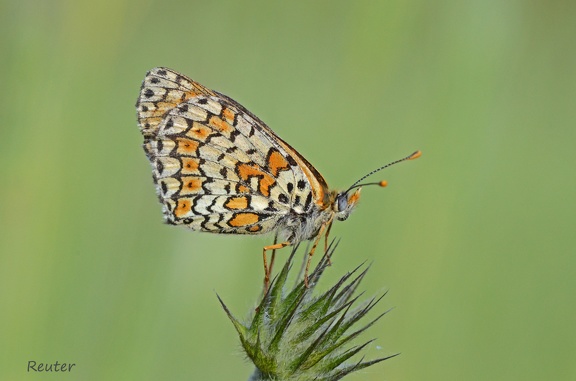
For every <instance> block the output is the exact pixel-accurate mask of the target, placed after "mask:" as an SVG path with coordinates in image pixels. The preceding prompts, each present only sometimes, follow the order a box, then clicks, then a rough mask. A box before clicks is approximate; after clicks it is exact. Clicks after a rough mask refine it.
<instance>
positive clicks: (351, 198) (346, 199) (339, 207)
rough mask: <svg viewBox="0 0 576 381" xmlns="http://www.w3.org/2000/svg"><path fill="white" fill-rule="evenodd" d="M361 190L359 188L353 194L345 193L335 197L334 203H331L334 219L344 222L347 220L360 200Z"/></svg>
mask: <svg viewBox="0 0 576 381" xmlns="http://www.w3.org/2000/svg"><path fill="white" fill-rule="evenodd" d="M361 190H362V189H361V188H358V189H356V190H355V191H354V192H353V193H350V192H349V191H347V192H340V193H337V194H336V195H335V198H334V202H333V203H332V210H333V211H334V214H335V217H336V219H338V220H339V221H344V220H346V219H347V218H348V216H349V215H350V213H352V210H354V208H355V207H356V204H357V203H358V200H359V199H360V191H361Z"/></svg>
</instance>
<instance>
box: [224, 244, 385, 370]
mask: <svg viewBox="0 0 576 381" xmlns="http://www.w3.org/2000/svg"><path fill="white" fill-rule="evenodd" d="M336 246H337V245H334V244H332V245H330V247H329V249H328V250H327V251H326V254H325V255H324V257H323V258H322V259H321V260H320V262H319V263H318V265H317V266H316V268H315V270H314V271H313V273H312V274H310V278H309V288H307V287H306V286H305V285H304V281H300V282H298V283H297V284H296V285H295V286H294V287H293V288H292V289H289V287H287V286H286V283H287V280H288V273H289V271H290V269H291V268H292V263H293V260H294V256H295V253H296V250H297V247H296V248H294V249H293V250H292V253H291V254H290V256H289V258H288V260H287V261H286V264H285V265H284V267H283V268H282V270H281V272H280V273H279V274H278V276H277V277H276V278H275V279H274V280H273V281H272V283H271V285H270V288H269V289H268V292H266V294H265V295H264V297H263V298H262V301H261V302H260V304H259V305H258V307H257V308H256V310H255V311H252V312H251V318H250V319H248V321H247V322H241V321H240V320H238V319H237V318H235V317H234V316H233V315H232V314H231V313H230V311H229V310H228V308H227V307H226V305H225V304H224V302H223V301H222V299H220V297H218V299H219V300H220V303H222V306H223V307H224V310H225V311H226V314H227V315H228V317H229V318H230V320H231V321H232V323H233V324H234V328H236V331H237V332H238V335H239V336H240V342H241V343H242V347H243V348H244V351H245V352H246V355H247V357H248V358H249V359H250V360H251V361H252V362H253V363H254V365H255V366H256V369H255V371H254V373H253V374H252V376H251V378H250V381H264V380H277V381H308V380H310V381H312V380H317V381H334V380H339V379H341V378H342V377H344V376H345V375H347V374H350V373H352V372H354V371H357V370H360V369H363V368H366V367H368V366H371V365H374V364H376V363H378V362H381V361H383V360H386V359H389V358H391V357H394V356H396V355H392V356H388V357H383V358H378V359H375V360H371V361H364V360H363V358H361V359H360V360H358V361H351V358H352V357H353V356H354V355H357V354H358V353H359V352H361V351H362V350H363V349H364V348H365V347H366V346H367V345H368V344H369V343H371V342H372V341H373V340H369V341H367V342H365V343H363V344H361V345H352V346H351V343H352V341H353V340H354V339H356V338H357V337H358V336H359V335H360V334H361V333H362V332H363V331H365V330H366V329H367V328H368V327H370V326H371V325H372V324H374V323H375V322H376V321H377V320H378V319H380V318H381V317H382V316H383V315H385V314H386V312H388V311H386V312H384V313H382V314H380V315H379V316H377V317H376V318H374V319H373V320H371V321H369V322H368V323H367V324H365V325H364V326H363V327H362V328H359V329H357V330H352V327H353V326H355V324H356V323H357V322H358V321H359V320H360V319H362V318H363V317H364V316H365V315H366V314H367V313H368V311H370V310H371V309H372V308H373V307H374V306H375V305H376V303H378V302H379V301H380V299H382V297H383V296H384V295H382V296H380V297H379V298H373V299H370V300H366V301H364V302H361V303H357V302H358V298H359V296H360V295H358V296H354V293H355V291H356V289H357V288H358V285H359V284H360V282H361V280H362V279H363V278H364V276H365V275H366V272H367V271H368V268H366V269H364V270H363V271H362V272H360V273H359V274H358V275H356V276H355V277H353V276H354V274H356V272H357V271H358V270H359V269H360V268H361V267H362V265H361V266H358V267H357V268H356V269H354V270H353V271H351V272H349V273H347V274H346V275H344V276H343V277H342V278H341V279H340V280H339V281H338V282H337V283H336V284H334V285H333V286H332V287H330V288H329V289H328V290H327V291H325V292H323V293H321V294H319V295H314V289H315V286H316V284H317V283H318V280H319V279H320V277H321V276H322V274H323V273H324V270H325V269H326V267H327V266H328V265H329V263H330V257H331V256H332V254H333V253H334V249H335V248H336Z"/></svg>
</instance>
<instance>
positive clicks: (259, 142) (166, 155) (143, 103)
mask: <svg viewBox="0 0 576 381" xmlns="http://www.w3.org/2000/svg"><path fill="white" fill-rule="evenodd" d="M136 108H137V113H138V114H137V116H138V125H139V127H140V131H141V132H142V135H143V136H144V150H145V151H146V155H147V156H148V159H149V160H150V163H151V164H152V168H153V179H154V183H155V184H156V190H157V193H158V197H159V199H160V202H161V203H162V209H163V213H164V218H165V220H166V222H167V223H168V224H173V225H184V226H186V227H188V228H190V229H192V230H198V231H203V232H209V233H224V234H264V233H270V232H276V233H277V234H279V236H280V237H282V238H283V241H281V242H280V243H275V244H274V245H270V246H265V247H264V248H263V253H262V254H263V257H264V268H265V273H266V282H267V281H268V277H269V271H270V269H269V268H268V265H267V261H266V251H268V250H273V249H279V248H282V247H284V246H287V245H294V244H297V243H299V242H301V241H304V240H309V239H315V241H314V245H313V248H312V251H311V253H313V251H314V249H315V248H316V245H317V244H318V241H319V240H320V237H321V236H322V235H324V236H325V239H326V240H327V237H328V233H329V231H330V227H331V226H332V222H333V221H334V219H338V220H345V219H347V218H348V216H349V215H350V213H351V212H352V210H353V209H354V207H355V206H356V204H357V202H358V199H359V197H360V189H361V188H360V187H361V186H363V185H367V184H360V185H358V184H359V183H360V182H361V181H362V180H364V179H365V178H366V177H368V176H369V175H371V174H373V173H375V172H377V171H379V170H381V169H383V168H385V167H387V166H389V165H392V164H395V163H396V162H400V161H403V160H407V159H414V158H416V157H418V156H420V152H419V151H417V152H415V153H413V154H412V155H410V156H408V157H406V158H404V159H401V160H398V161H396V162H394V163H391V164H388V165H386V166H384V167H381V168H378V169H377V170H375V171H372V172H371V173H369V174H368V175H366V176H364V177H363V178H362V179H360V180H359V181H357V182H356V183H354V184H353V185H352V186H351V187H350V188H348V189H347V190H346V191H343V192H337V191H331V190H330V189H329V188H328V185H327V184H326V181H325V180H324V178H323V177H322V175H321V174H320V173H319V172H318V171H317V170H316V169H315V168H314V167H313V166H312V164H310V163H309V162H308V161H307V160H306V159H305V158H304V157H303V156H302V155H300V154H299V153H298V152H297V151H296V150H295V149H294V148H292V147H291V146H290V145H289V144H288V143H286V142H285V141H284V140H282V139H281V138H280V137H279V136H278V135H276V134H275V133H274V131H272V130H271V129H270V128H269V127H268V126H267V125H266V124H265V123H264V122H262V121H261V120H260V119H259V118H258V117H256V116H255V115H254V114H252V113H251V112H250V111H248V110H246V109H245V108H244V107H243V106H242V105H240V104H239V103H237V102H236V101H234V100H233V99H231V98H229V97H227V96H226V95H223V94H220V93H218V92H216V91H214V90H210V89H208V88H206V87H204V86H202V85H201V84H199V83H197V82H194V81H193V80H191V79H190V78H188V77H186V76H184V75H182V74H180V73H177V72H175V71H173V70H170V69H167V68H155V69H152V70H151V71H149V72H148V73H147V74H146V77H145V78H144V82H143V83H142V87H141V89H140V96H139V97H138V101H137V103H136ZM379 184H380V185H382V186H384V185H385V184H384V183H383V182H381V183H379ZM308 264H309V261H308ZM305 280H306V281H307V279H306V277H305Z"/></svg>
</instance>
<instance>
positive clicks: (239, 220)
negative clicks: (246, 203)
mask: <svg viewBox="0 0 576 381" xmlns="http://www.w3.org/2000/svg"><path fill="white" fill-rule="evenodd" d="M259 219H260V217H259V216H258V215H257V214H256V213H236V214H235V215H234V217H232V219H231V220H230V221H228V225H230V226H233V227H239V226H246V225H252V224H254V223H256V222H258V220H259Z"/></svg>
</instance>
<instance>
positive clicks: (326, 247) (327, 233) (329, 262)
mask: <svg viewBox="0 0 576 381" xmlns="http://www.w3.org/2000/svg"><path fill="white" fill-rule="evenodd" d="M332 222H333V221H332V220H330V221H329V222H328V229H326V234H324V254H326V253H327V252H328V236H329V235H330V229H332ZM330 265H332V261H331V260H330V256H328V266H330Z"/></svg>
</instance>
